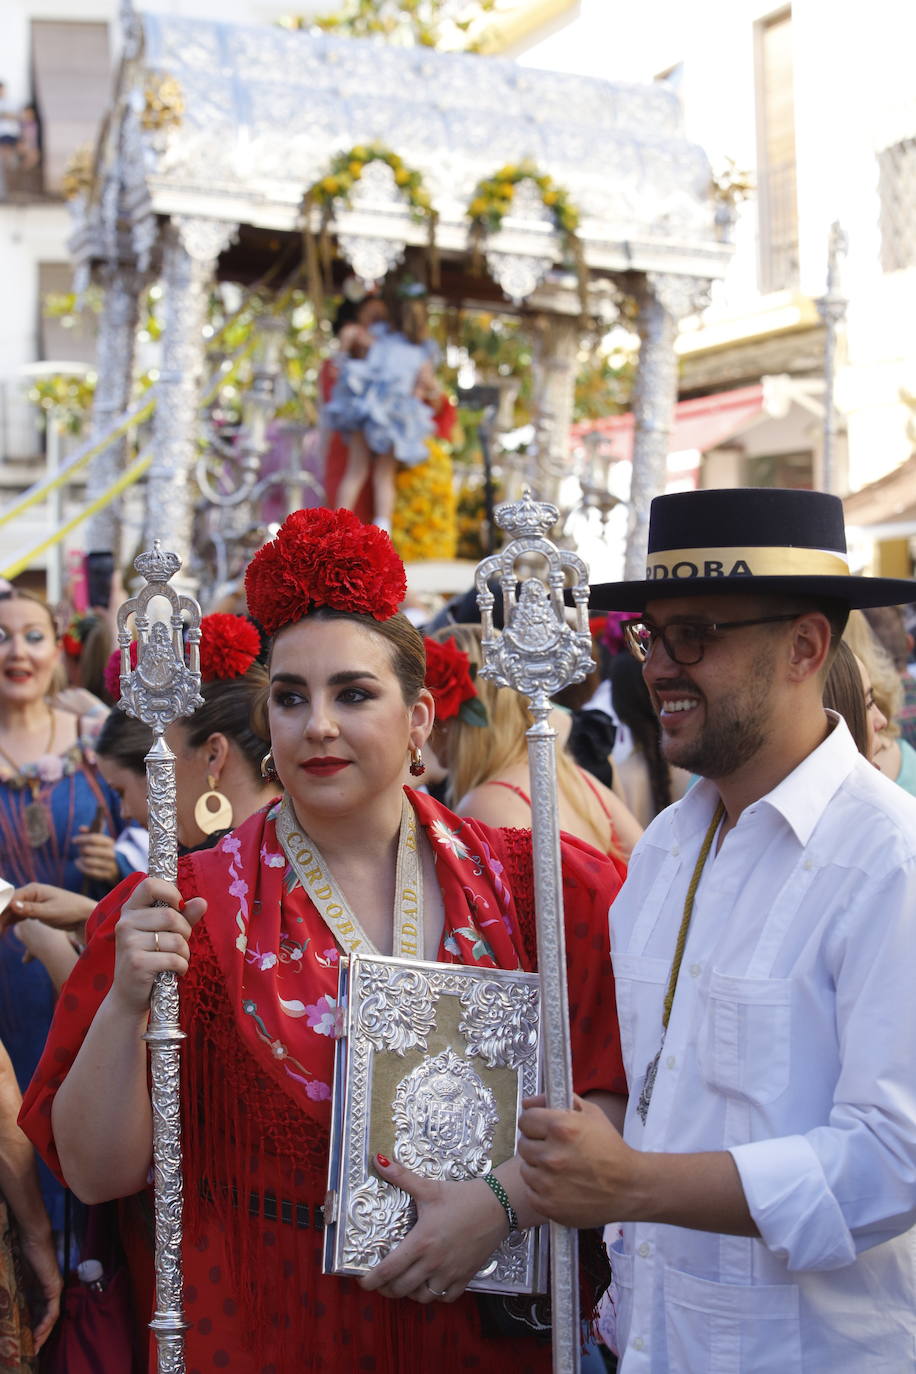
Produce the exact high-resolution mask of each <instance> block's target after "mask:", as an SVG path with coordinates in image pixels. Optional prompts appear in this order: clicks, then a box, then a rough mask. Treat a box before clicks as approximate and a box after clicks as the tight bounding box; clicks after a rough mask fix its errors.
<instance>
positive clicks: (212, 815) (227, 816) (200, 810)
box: [194, 773, 232, 835]
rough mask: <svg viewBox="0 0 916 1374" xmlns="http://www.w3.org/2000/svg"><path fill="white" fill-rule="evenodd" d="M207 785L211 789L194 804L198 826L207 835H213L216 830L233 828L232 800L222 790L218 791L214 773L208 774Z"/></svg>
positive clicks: (195, 819)
mask: <svg viewBox="0 0 916 1374" xmlns="http://www.w3.org/2000/svg"><path fill="white" fill-rule="evenodd" d="M207 787H208V789H209V791H207V792H204V793H203V795H202V796H200V797H198V798H197V801H196V803H195V805H194V821H195V823H196V825H197V828H198V829H199V830H202V831H203V832H204V834H205V835H212V834H213V832H214V831H215V830H231V829H232V802H231V801H230V800H229V798H228V797H227V796H225V795H224V794H223V793H222V792H217V790H216V778H215V777H214V776H213V774H212V773H208V774H207Z"/></svg>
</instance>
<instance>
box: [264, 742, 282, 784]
mask: <svg viewBox="0 0 916 1374" xmlns="http://www.w3.org/2000/svg"><path fill="white" fill-rule="evenodd" d="M261 777H262V778H263V779H264V781H265V782H279V781H280V775H279V773H278V772H277V767H276V764H275V763H274V755H273V750H272V749H268V751H267V753H266V754H265V755H264V757H263V758H262V759H261Z"/></svg>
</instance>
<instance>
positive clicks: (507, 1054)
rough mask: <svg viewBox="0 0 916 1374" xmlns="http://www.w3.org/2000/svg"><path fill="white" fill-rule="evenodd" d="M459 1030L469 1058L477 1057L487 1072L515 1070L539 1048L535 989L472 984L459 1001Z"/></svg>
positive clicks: (496, 984)
mask: <svg viewBox="0 0 916 1374" xmlns="http://www.w3.org/2000/svg"><path fill="white" fill-rule="evenodd" d="M461 1005H462V1007H463V1008H464V1016H463V1017H462V1019H461V1020H460V1021H459V1023H458V1029H459V1030H460V1031H461V1032H462V1034H463V1035H464V1037H465V1041H466V1044H467V1053H468V1054H479V1055H480V1056H481V1058H482V1059H485V1060H486V1062H487V1063H488V1064H489V1066H490V1068H491V1069H492V1068H494V1067H495V1066H496V1065H497V1064H509V1065H511V1067H512V1068H517V1067H518V1066H519V1064H522V1063H524V1061H525V1060H526V1059H529V1058H530V1057H531V1056H532V1055H533V1054H536V1053H537V1044H538V1030H537V1028H538V998H537V993H536V992H535V990H534V988H525V989H523V990H521V991H519V990H518V989H513V990H512V992H511V993H510V992H509V990H508V989H507V988H506V987H505V986H504V985H503V984H502V983H474V984H472V985H471V987H469V988H468V990H467V992H466V993H464V995H463V996H462V998H461Z"/></svg>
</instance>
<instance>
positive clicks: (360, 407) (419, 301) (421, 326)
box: [325, 282, 439, 532]
mask: <svg viewBox="0 0 916 1374" xmlns="http://www.w3.org/2000/svg"><path fill="white" fill-rule="evenodd" d="M424 296H425V292H424V289H423V287H422V286H420V285H419V283H415V282H411V283H403V284H402V285H401V286H400V287H398V288H397V290H396V291H395V292H393V293H392V294H391V295H390V296H388V297H386V299H384V300H382V299H381V298H379V297H371V298H369V299H367V300H366V302H365V303H364V306H363V308H362V310H361V311H360V319H359V321H358V322H357V323H356V324H353V325H348V326H347V327H346V329H345V330H344V331H343V332H342V335H341V365H340V372H339V374H338V378H337V381H336V383H335V386H334V390H333V392H332V394H331V399H330V401H329V402H328V405H327V408H326V412H325V420H326V423H327V424H328V426H329V427H330V428H331V429H336V430H338V431H339V432H340V433H341V434H342V435H343V436H344V439H345V440H346V443H347V466H346V468H345V470H344V474H343V478H342V479H341V483H340V486H339V488H338V492H337V504H338V506H345V507H346V508H347V509H348V510H352V509H354V507H355V505H356V501H357V498H358V496H359V493H360V491H361V490H362V488H363V484H364V483H365V481H366V478H367V477H368V476H369V475H370V474H371V478H372V494H373V501H374V509H375V520H374V523H375V524H376V525H379V526H381V527H382V528H383V529H385V530H387V531H389V532H390V530H391V517H392V513H393V511H394V478H395V472H396V468H397V464H398V463H403V464H405V465H406V466H408V467H415V466H416V465H417V464H418V463H423V462H425V461H426V459H427V458H428V456H429V451H428V448H427V441H428V439H429V438H430V437H431V436H432V434H433V432H434V424H433V417H432V409H431V407H432V406H433V405H434V404H435V402H436V400H437V399H438V395H439V387H438V384H437V382H436V377H435V365H436V362H437V360H438V350H437V348H436V345H435V344H434V343H432V342H431V341H430V340H429V339H427V337H426V303H425V299H424Z"/></svg>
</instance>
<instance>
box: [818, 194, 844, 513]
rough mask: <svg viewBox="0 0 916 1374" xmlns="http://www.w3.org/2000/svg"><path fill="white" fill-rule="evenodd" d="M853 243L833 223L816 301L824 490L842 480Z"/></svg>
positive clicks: (834, 487) (822, 483) (831, 490)
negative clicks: (841, 383) (843, 344)
mask: <svg viewBox="0 0 916 1374" xmlns="http://www.w3.org/2000/svg"><path fill="white" fill-rule="evenodd" d="M848 247H849V243H848V240H847V238H846V235H845V233H844V232H843V228H842V225H841V224H840V223H839V221H838V220H835V221H834V222H833V224H832V225H831V226H830V237H829V239H828V243H827V291H826V293H825V294H824V295H823V296H821V297H820V298H819V299H818V300H817V301H815V304H816V306H817V313H818V314H819V315H820V317H821V319H822V320H823V321H824V431H823V439H822V448H821V480H820V488H821V491H827V492H830V493H831V495H836V494H837V489H838V487H839V486H840V483H839V482H838V481H837V471H836V457H835V455H836V435H837V413H836V352H837V331H838V329H839V327H840V325H841V324H842V323H843V321H844V320H845V318H846V306H847V304H848V302H847V300H846V297H845V296H844V295H843V287H842V282H841V263H842V260H843V258H844V257H845V256H846V252H847V249H848Z"/></svg>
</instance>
